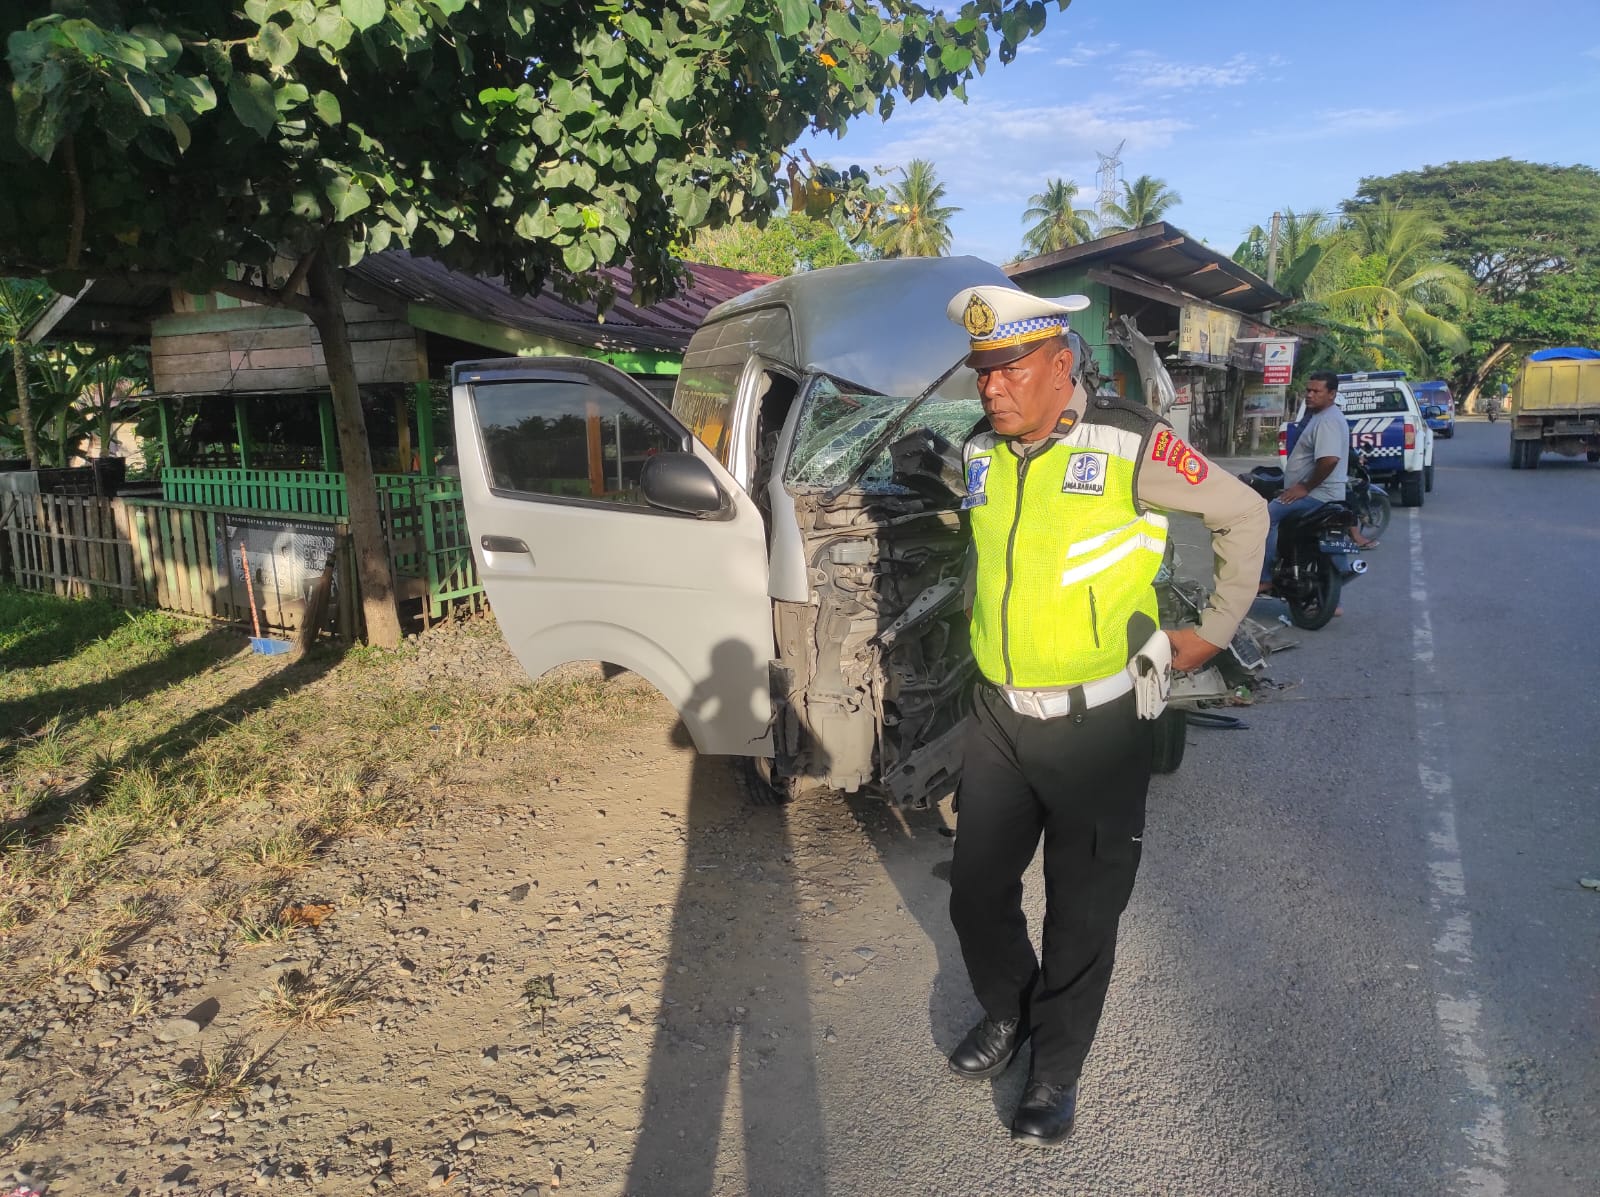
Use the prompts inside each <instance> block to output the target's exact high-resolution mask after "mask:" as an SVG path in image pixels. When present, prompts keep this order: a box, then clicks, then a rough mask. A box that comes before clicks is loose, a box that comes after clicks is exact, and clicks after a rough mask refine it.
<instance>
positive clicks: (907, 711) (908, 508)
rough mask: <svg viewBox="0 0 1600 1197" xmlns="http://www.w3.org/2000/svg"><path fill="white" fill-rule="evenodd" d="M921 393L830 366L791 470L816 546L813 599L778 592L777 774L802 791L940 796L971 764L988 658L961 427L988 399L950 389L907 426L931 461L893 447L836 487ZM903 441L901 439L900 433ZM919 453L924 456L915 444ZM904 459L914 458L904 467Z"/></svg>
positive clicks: (776, 779)
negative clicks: (977, 664)
mask: <svg viewBox="0 0 1600 1197" xmlns="http://www.w3.org/2000/svg"><path fill="white" fill-rule="evenodd" d="M907 402H908V401H907V400H905V399H902V398H889V397H884V396H878V395H869V394H864V393H859V392H856V393H852V392H849V391H847V390H844V389H842V387H840V386H836V385H835V384H834V383H833V381H832V380H827V379H821V380H818V381H817V384H816V385H814V386H813V387H812V388H811V390H810V391H809V393H808V394H807V396H806V397H805V398H804V400H803V404H804V407H803V409H802V411H801V412H800V415H799V423H798V425H797V429H796V433H795V436H794V438H793V449H792V451H791V453H790V456H789V460H788V462H787V465H786V468H785V471H784V485H785V487H786V489H787V490H788V492H789V494H790V495H791V496H792V497H793V503H794V514H795V519H796V523H797V524H798V526H799V531H800V536H801V542H802V544H803V546H804V555H805V561H806V567H807V570H808V581H809V588H808V589H809V592H810V600H809V601H808V602H805V603H794V602H778V603H776V604H774V620H775V623H776V627H775V630H776V640H777V647H778V667H777V674H778V676H777V677H775V678H774V683H775V684H774V694H773V697H774V706H775V708H776V711H777V714H776V726H775V727H774V737H773V739H774V761H773V766H772V778H771V782H772V784H773V785H775V786H778V787H780V788H782V789H784V790H785V791H786V792H788V793H790V794H799V793H803V792H805V791H807V790H815V789H842V790H846V791H855V790H858V789H860V788H862V787H863V786H865V785H868V784H871V783H874V782H877V783H878V784H880V785H881V786H882V787H883V789H884V790H885V791H886V793H887V796H889V797H891V798H893V799H894V800H895V801H896V802H898V803H903V804H911V805H919V806H920V805H926V804H928V803H929V802H932V801H936V800H937V799H938V798H940V797H942V796H943V795H944V794H946V793H948V792H949V790H950V789H951V788H952V787H953V785H954V783H955V780H956V778H957V777H958V776H959V775H960V767H961V728H962V723H963V722H964V720H965V717H966V714H967V708H968V703H969V700H970V694H971V683H972V678H973V670H974V666H973V664H972V656H971V652H970V651H969V649H968V646H967V619H966V614H965V611H964V610H963V605H962V584H963V578H964V573H965V552H966V550H965V539H964V537H963V535H962V527H961V516H960V511H959V506H960V501H959V494H960V492H959V490H956V489H952V486H951V484H950V477H949V475H950V473H951V467H950V459H951V457H952V455H953V457H954V461H955V465H954V474H955V476H956V477H957V478H959V475H960V450H959V448H958V447H956V446H958V445H959V444H960V442H961V441H962V440H963V439H964V438H965V436H966V434H967V432H968V431H969V430H970V429H971V428H972V426H973V425H974V424H975V423H976V422H977V420H978V419H979V418H980V417H981V415H982V410H981V408H980V407H979V406H978V404H977V403H976V401H975V400H959V401H952V400H936V401H934V402H931V403H928V404H925V405H924V406H923V408H921V409H919V411H918V412H917V420H916V423H917V424H918V426H919V427H918V431H917V432H916V433H914V434H913V435H912V437H910V438H907V439H908V440H909V441H911V442H913V443H916V444H920V445H923V446H934V447H936V449H937V451H936V452H934V453H932V454H926V453H924V454H922V455H921V456H922V457H923V458H925V459H926V460H927V462H928V466H929V468H927V469H919V468H918V466H917V462H916V461H915V460H911V461H909V463H908V462H905V461H901V462H897V461H896V460H895V459H896V458H898V457H899V456H900V455H899V454H893V455H891V453H889V452H887V451H886V452H884V453H883V454H881V458H880V459H879V460H876V461H874V462H872V463H871V464H870V465H869V466H868V467H867V468H866V469H865V472H864V474H863V476H862V477H861V479H860V480H859V482H857V483H856V484H855V485H853V486H851V487H849V488H848V489H846V490H844V491H843V492H842V493H839V494H837V495H832V494H831V493H830V492H831V490H832V488H833V487H835V486H836V485H837V483H838V482H839V481H840V480H841V479H845V478H847V477H848V475H849V473H850V471H851V470H852V469H854V468H855V467H856V466H857V465H859V464H860V455H861V453H862V452H864V451H866V450H867V449H868V448H869V447H870V445H871V442H872V439H873V436H874V435H875V434H876V433H878V432H879V431H880V430H881V429H883V428H884V427H885V426H886V425H887V423H888V421H889V420H890V419H891V418H893V417H894V416H895V415H896V414H897V413H898V412H899V411H900V410H901V409H902V408H903V407H904V406H905V405H906V403H907ZM897 448H898V446H897ZM913 456H914V457H915V456H916V455H913ZM897 464H898V465H899V466H900V467H901V468H898V469H897V468H896V467H897Z"/></svg>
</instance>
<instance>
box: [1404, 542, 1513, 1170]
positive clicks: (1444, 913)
mask: <svg viewBox="0 0 1600 1197" xmlns="http://www.w3.org/2000/svg"><path fill="white" fill-rule="evenodd" d="M1410 523H1411V537H1410V539H1411V599H1412V602H1413V604H1414V612H1413V616H1412V618H1413V620H1414V621H1415V622H1414V623H1413V625H1412V633H1411V649H1412V651H1411V657H1412V660H1413V661H1414V662H1416V665H1417V667H1418V672H1419V673H1420V674H1421V677H1419V678H1418V681H1419V683H1421V684H1419V685H1418V686H1417V688H1416V710H1417V746H1418V751H1417V780H1418V781H1419V782H1420V783H1421V785H1422V792H1423V793H1424V794H1425V795H1426V796H1427V798H1428V805H1429V807H1430V809H1431V812H1432V824H1431V826H1430V827H1429V828H1428V844H1429V847H1430V848H1431V850H1432V852H1433V856H1432V858H1431V859H1430V860H1429V861H1428V873H1429V875H1430V877H1431V878H1432V881H1433V897H1432V901H1431V902H1430V905H1431V906H1432V909H1433V914H1434V917H1435V919H1436V920H1437V921H1438V927H1437V935H1436V936H1435V938H1434V941H1433V956H1434V962H1435V963H1436V964H1437V965H1438V967H1439V970H1440V971H1441V973H1442V974H1443V976H1444V978H1445V982H1444V984H1442V985H1440V986H1439V987H1438V988H1437V990H1436V992H1435V994H1434V1001H1433V1010H1434V1017H1435V1018H1437V1019H1438V1022H1439V1030H1440V1031H1441V1032H1443V1034H1444V1041H1445V1050H1446V1051H1447V1052H1449V1054H1450V1058H1451V1059H1452V1060H1453V1061H1454V1063H1455V1066H1456V1068H1457V1069H1458V1070H1459V1071H1460V1072H1461V1075H1462V1076H1463V1077H1464V1078H1465V1079H1466V1082H1467V1088H1468V1089H1469V1090H1470V1091H1471V1092H1472V1094H1473V1096H1474V1098H1475V1099H1476V1100H1475V1102H1474V1103H1473V1106H1474V1108H1473V1109H1471V1110H1470V1111H1469V1112H1468V1117H1469V1118H1470V1121H1468V1122H1463V1125H1462V1132H1463V1134H1464V1135H1465V1137H1466V1143H1465V1146H1466V1152H1467V1162H1466V1163H1465V1164H1464V1165H1463V1166H1462V1167H1460V1168H1458V1169H1457V1171H1456V1174H1455V1176H1454V1177H1453V1178H1452V1181H1451V1185H1450V1192H1451V1193H1452V1194H1455V1195H1456V1197H1505V1193H1506V1177H1505V1173H1506V1168H1507V1166H1508V1164H1509V1160H1508V1159H1507V1154H1506V1126H1505V1123H1506V1118H1505V1111H1504V1110H1503V1109H1502V1108H1501V1106H1500V1095H1499V1093H1498V1092H1497V1091H1496V1090H1495V1085H1494V1080H1493V1079H1492V1078H1491V1077H1490V1076H1489V1068H1488V1062H1487V1057H1486V1056H1485V1054H1484V1051H1483V1049H1482V1048H1481V1047H1479V1046H1478V1043H1479V1040H1480V1039H1481V1037H1482V1031H1481V1026H1480V1021H1479V1014H1480V1012H1481V1010H1482V1003H1481V1002H1480V1000H1479V998H1478V995H1477V993H1476V992H1475V991H1474V989H1473V974H1472V965H1473V954H1472V916H1471V915H1470V913H1469V912H1468V908H1467V882H1466V871H1465V870H1464V869H1463V868H1462V865H1461V841H1460V840H1459V839H1458V838H1457V836H1456V804H1455V795H1454V787H1453V785H1452V783H1451V780H1450V769H1449V765H1448V763H1447V762H1446V760H1445V743H1444V726H1445V722H1444V702H1443V699H1442V698H1441V697H1440V690H1439V679H1438V677H1437V675H1436V672H1435V670H1434V665H1433V622H1432V621H1431V620H1430V619H1429V617H1428V586H1427V578H1426V575H1425V572H1424V570H1423V563H1422V521H1421V520H1420V519H1418V518H1417V516H1416V513H1415V512H1412V513H1411V521H1410ZM1447 987H1448V988H1449V989H1451V990H1453V991H1454V992H1446V988H1447Z"/></svg>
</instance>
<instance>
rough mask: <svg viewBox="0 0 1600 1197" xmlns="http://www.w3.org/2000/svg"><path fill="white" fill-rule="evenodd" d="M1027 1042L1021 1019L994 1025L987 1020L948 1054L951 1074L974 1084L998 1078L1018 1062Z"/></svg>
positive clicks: (991, 1021) (979, 1024)
mask: <svg viewBox="0 0 1600 1197" xmlns="http://www.w3.org/2000/svg"><path fill="white" fill-rule="evenodd" d="M1027 1038H1028V1028H1027V1027H1025V1026H1023V1025H1022V1020H1021V1019H1020V1018H1008V1019H1006V1020H1005V1021H1004V1022H996V1021H995V1020H994V1019H992V1018H989V1017H987V1016H986V1017H984V1018H983V1019H982V1020H981V1021H980V1022H979V1023H978V1025H977V1026H975V1027H973V1028H972V1030H970V1031H968V1032H967V1037H966V1038H965V1039H963V1040H962V1041H961V1042H960V1044H959V1045H957V1047H956V1050H955V1051H953V1052H951V1053H950V1071H951V1072H953V1073H955V1074H956V1075H957V1076H964V1077H966V1078H967V1079H968V1080H973V1081H981V1080H983V1079H984V1078H986V1077H991V1076H998V1075H999V1074H1000V1073H1002V1072H1004V1071H1005V1070H1006V1069H1007V1067H1009V1066H1010V1064H1011V1061H1013V1060H1015V1059H1016V1058H1017V1052H1019V1051H1021V1050H1022V1045H1023V1043H1025V1042H1026V1041H1027Z"/></svg>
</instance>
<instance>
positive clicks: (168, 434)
mask: <svg viewBox="0 0 1600 1197" xmlns="http://www.w3.org/2000/svg"><path fill="white" fill-rule="evenodd" d="M156 418H157V420H158V422H159V424H160V428H161V432H160V436H161V468H162V469H163V470H166V469H168V468H170V467H172V466H175V465H177V464H178V462H177V457H176V453H175V447H176V445H175V441H174V439H173V427H172V425H173V418H172V398H171V396H168V395H163V396H161V398H159V399H157V400H156Z"/></svg>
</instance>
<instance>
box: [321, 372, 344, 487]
mask: <svg viewBox="0 0 1600 1197" xmlns="http://www.w3.org/2000/svg"><path fill="white" fill-rule="evenodd" d="M317 419H318V422H319V423H320V424H321V426H322V468H323V470H324V471H326V472H327V473H330V474H331V473H332V472H333V471H335V470H337V469H338V468H339V430H338V427H337V425H335V424H334V421H333V393H332V392H331V391H323V392H322V393H321V394H319V395H318V396H317Z"/></svg>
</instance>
